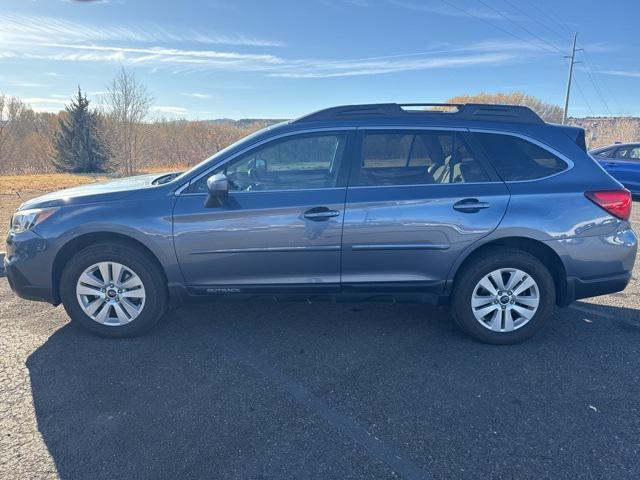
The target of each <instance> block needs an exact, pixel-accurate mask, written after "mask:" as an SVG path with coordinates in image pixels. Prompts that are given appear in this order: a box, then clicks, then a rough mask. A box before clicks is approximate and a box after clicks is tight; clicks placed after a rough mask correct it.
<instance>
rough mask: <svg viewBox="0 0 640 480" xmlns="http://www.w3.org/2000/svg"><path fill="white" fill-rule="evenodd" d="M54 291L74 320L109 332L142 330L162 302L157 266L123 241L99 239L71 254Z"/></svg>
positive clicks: (101, 332)
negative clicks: (56, 291)
mask: <svg viewBox="0 0 640 480" xmlns="http://www.w3.org/2000/svg"><path fill="white" fill-rule="evenodd" d="M60 294H61V297H62V303H63V304H64V308H65V310H66V311H67V313H68V314H69V317H71V320H72V321H73V322H74V323H76V324H79V325H81V326H83V327H84V328H86V329H88V330H90V331H92V332H93V333H96V334H98V335H103V336H109V337H128V336H132V335H136V334H139V333H141V332H143V331H144V330H147V329H148V328H149V327H151V326H152V325H154V324H155V323H156V322H157V321H158V319H160V317H161V316H162V315H163V313H164V311H165V309H166V306H167V287H166V284H165V281H164V275H163V273H162V272H161V270H160V268H159V267H158V266H157V265H156V263H155V262H154V261H153V260H152V259H151V258H149V256H148V255H147V254H146V253H145V252H144V251H142V250H141V249H139V248H136V247H135V246H133V245H130V244H127V243H99V244H95V245H91V246H89V247H86V248H84V249H83V250H81V251H80V252H78V253H77V254H76V255H74V256H73V257H72V258H71V259H70V260H69V261H68V262H67V264H66V266H65V268H64V270H63V272H62V276H61V279H60Z"/></svg>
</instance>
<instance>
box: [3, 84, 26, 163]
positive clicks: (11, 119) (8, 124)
mask: <svg viewBox="0 0 640 480" xmlns="http://www.w3.org/2000/svg"><path fill="white" fill-rule="evenodd" d="M25 107H26V106H25V104H24V103H23V102H22V100H20V99H19V98H18V97H7V96H6V95H5V94H0V160H4V157H5V156H6V153H7V152H6V151H5V148H6V146H7V143H8V140H9V138H10V134H11V130H12V129H13V127H14V126H15V124H16V122H17V120H18V118H19V117H20V115H21V114H22V113H23V112H24V111H25Z"/></svg>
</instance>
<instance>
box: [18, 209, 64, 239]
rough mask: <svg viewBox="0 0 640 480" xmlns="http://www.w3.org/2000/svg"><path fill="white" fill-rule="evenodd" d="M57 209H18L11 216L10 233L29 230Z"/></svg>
mask: <svg viewBox="0 0 640 480" xmlns="http://www.w3.org/2000/svg"><path fill="white" fill-rule="evenodd" d="M58 210H59V209H58V208H57V207H55V208H31V209H29V210H20V211H18V212H16V213H14V214H13V217H11V233H22V232H26V231H27V230H31V229H32V228H33V227H35V226H36V225H38V224H39V223H42V222H43V221H45V220H46V219H47V218H49V217H50V216H51V215H53V214H54V213H56V212H57V211H58Z"/></svg>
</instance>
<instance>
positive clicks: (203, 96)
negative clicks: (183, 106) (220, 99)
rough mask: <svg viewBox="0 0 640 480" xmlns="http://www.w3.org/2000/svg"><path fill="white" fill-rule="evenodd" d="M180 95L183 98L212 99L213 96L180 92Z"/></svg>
mask: <svg viewBox="0 0 640 480" xmlns="http://www.w3.org/2000/svg"><path fill="white" fill-rule="evenodd" d="M180 95H182V96H183V97H191V98H211V95H209V94H208V93H187V92H180Z"/></svg>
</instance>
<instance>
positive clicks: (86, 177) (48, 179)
mask: <svg viewBox="0 0 640 480" xmlns="http://www.w3.org/2000/svg"><path fill="white" fill-rule="evenodd" d="M106 180H109V177H107V176H105V175H91V174H83V175H74V174H72V173H43V174H36V175H0V194H3V195H9V194H16V193H22V192H51V191H54V190H60V189H63V188H69V187H75V186H77V185H84V184H87V183H96V182H104V181H106Z"/></svg>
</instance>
